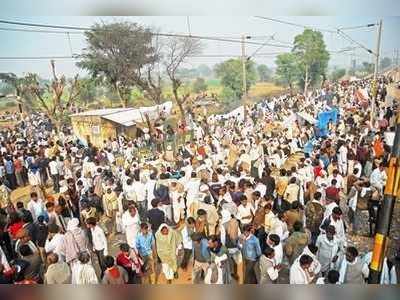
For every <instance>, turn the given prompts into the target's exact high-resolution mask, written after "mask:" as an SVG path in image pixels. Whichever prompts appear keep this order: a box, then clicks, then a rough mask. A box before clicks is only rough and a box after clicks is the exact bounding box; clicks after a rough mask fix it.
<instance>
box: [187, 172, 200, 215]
mask: <svg viewBox="0 0 400 300" xmlns="http://www.w3.org/2000/svg"><path fill="white" fill-rule="evenodd" d="M196 177H197V176H196V173H195V172H192V174H191V178H190V180H189V181H188V182H187V184H186V185H185V190H186V192H187V194H186V207H188V208H189V207H190V205H191V204H192V202H194V201H195V200H196V199H197V195H198V194H199V191H200V179H199V178H196Z"/></svg>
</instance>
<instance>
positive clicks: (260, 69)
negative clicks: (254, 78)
mask: <svg viewBox="0 0 400 300" xmlns="http://www.w3.org/2000/svg"><path fill="white" fill-rule="evenodd" d="M257 73H258V78H259V79H260V81H262V82H266V81H269V80H271V76H272V70H271V69H270V68H268V67H267V66H266V65H264V64H263V65H258V66H257Z"/></svg>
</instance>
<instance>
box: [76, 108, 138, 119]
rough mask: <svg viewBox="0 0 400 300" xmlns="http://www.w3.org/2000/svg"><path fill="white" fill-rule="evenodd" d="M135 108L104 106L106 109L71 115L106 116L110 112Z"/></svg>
mask: <svg viewBox="0 0 400 300" xmlns="http://www.w3.org/2000/svg"><path fill="white" fill-rule="evenodd" d="M132 109H133V108H104V109H94V110H88V111H84V112H81V113H77V114H73V115H71V117H88V116H100V117H102V116H106V115H109V114H114V113H117V112H122V111H125V110H132Z"/></svg>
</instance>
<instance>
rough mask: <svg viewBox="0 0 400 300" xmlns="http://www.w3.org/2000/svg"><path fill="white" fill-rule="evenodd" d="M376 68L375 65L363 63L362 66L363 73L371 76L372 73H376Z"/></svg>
mask: <svg viewBox="0 0 400 300" xmlns="http://www.w3.org/2000/svg"><path fill="white" fill-rule="evenodd" d="M374 67H375V66H374V64H373V63H369V62H367V61H363V62H362V65H361V72H363V73H364V74H371V73H372V72H374Z"/></svg>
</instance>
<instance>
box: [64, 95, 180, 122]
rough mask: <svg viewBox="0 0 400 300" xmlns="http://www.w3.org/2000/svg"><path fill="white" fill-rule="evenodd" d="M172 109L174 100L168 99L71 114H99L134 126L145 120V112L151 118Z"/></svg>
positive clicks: (83, 115)
mask: <svg viewBox="0 0 400 300" xmlns="http://www.w3.org/2000/svg"><path fill="white" fill-rule="evenodd" d="M171 109H172V102H171V101H167V102H165V103H163V104H161V105H156V106H150V107H140V108H133V107H131V108H109V109H96V110H90V111H86V112H82V113H78V114H73V115H71V116H72V117H75V116H79V117H88V116H99V117H102V118H103V119H106V120H110V121H112V122H115V123H118V124H121V125H123V126H132V125H135V124H136V123H143V122H145V116H144V115H145V114H147V115H148V116H149V118H150V120H154V119H156V118H158V116H159V114H160V113H161V112H164V113H166V114H170V112H171Z"/></svg>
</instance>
